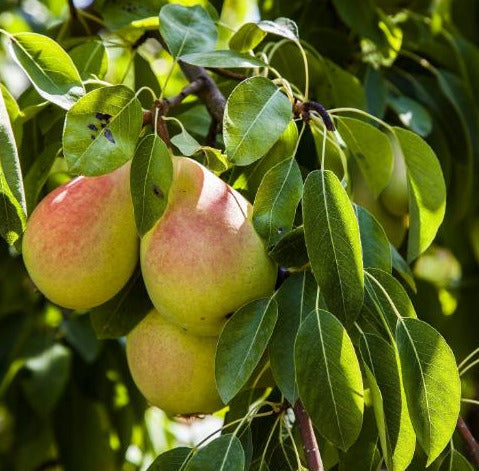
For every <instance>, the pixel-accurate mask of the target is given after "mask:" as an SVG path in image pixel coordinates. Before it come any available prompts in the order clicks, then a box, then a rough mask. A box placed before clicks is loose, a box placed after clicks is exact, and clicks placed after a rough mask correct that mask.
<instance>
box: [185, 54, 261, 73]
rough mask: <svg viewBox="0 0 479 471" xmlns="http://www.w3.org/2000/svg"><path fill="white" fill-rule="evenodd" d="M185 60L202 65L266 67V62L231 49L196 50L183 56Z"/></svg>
mask: <svg viewBox="0 0 479 471" xmlns="http://www.w3.org/2000/svg"><path fill="white" fill-rule="evenodd" d="M181 60H182V61H183V62H187V63H188V64H193V65H198V66H201V67H220V68H230V69H232V68H249V67H266V64H265V63H264V62H263V61H262V60H260V59H256V58H255V57H252V56H250V55H249V54H240V53H238V52H235V51H230V50H228V49H227V50H219V51H211V52H194V53H192V54H185V55H183V56H181Z"/></svg>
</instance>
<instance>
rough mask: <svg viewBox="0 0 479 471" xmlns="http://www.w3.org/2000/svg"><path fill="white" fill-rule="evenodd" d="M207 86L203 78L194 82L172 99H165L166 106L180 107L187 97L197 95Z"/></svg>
mask: <svg viewBox="0 0 479 471" xmlns="http://www.w3.org/2000/svg"><path fill="white" fill-rule="evenodd" d="M204 86H205V84H204V80H203V78H202V77H200V78H198V79H197V80H194V81H193V82H191V83H190V84H189V85H187V86H186V87H185V88H183V90H181V92H180V93H178V95H175V96H174V97H172V98H167V99H165V105H166V106H167V107H168V108H171V107H173V106H177V105H179V104H180V103H181V102H182V101H183V100H184V99H185V98H186V97H187V96H189V95H196V94H197V93H198V92H199V91H201V89H202V88H203V87H204Z"/></svg>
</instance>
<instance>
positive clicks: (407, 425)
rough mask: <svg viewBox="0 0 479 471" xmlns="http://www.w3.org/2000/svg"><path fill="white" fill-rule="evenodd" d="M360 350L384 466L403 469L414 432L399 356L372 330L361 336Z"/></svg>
mask: <svg viewBox="0 0 479 471" xmlns="http://www.w3.org/2000/svg"><path fill="white" fill-rule="evenodd" d="M360 351H361V356H362V358H363V361H364V363H365V365H366V377H367V379H368V383H369V386H370V389H371V396H372V402H373V407H374V412H375V415H376V423H377V427H378V430H379V438H380V440H381V448H382V450H383V456H384V459H385V461H386V465H387V468H388V469H390V470H394V471H403V470H405V469H406V468H407V466H408V465H409V463H410V462H411V460H412V458H413V456H414V450H415V448H416V436H415V434H414V430H413V427H412V423H411V419H410V417H409V413H408V409H407V403H406V396H405V393H404V388H403V385H402V381H401V372H400V368H399V363H398V360H399V359H398V358H397V356H396V351H395V349H394V348H393V347H392V346H391V345H389V344H388V343H387V342H386V341H385V340H383V339H382V338H380V337H378V336H376V335H373V334H364V335H362V336H361V343H360Z"/></svg>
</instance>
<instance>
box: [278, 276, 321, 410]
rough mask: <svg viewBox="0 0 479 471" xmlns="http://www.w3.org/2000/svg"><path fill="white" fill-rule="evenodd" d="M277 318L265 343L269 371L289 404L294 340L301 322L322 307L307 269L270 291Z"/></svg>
mask: <svg viewBox="0 0 479 471" xmlns="http://www.w3.org/2000/svg"><path fill="white" fill-rule="evenodd" d="M274 299H275V300H276V302H277V303H278V322H277V323H276V327H275V328H274V331H273V335H272V337H271V341H270V344H269V348H268V352H269V360H270V363H271V371H272V373H273V377H274V379H275V382H276V384H277V385H278V387H279V389H280V390H281V392H282V393H283V394H284V396H285V397H286V399H287V400H288V401H289V403H290V404H294V403H295V402H296V400H297V399H298V387H297V385H296V377H295V371H294V342H295V340H296V333H297V332H298V329H299V326H300V324H301V322H302V321H303V320H304V319H305V318H306V316H307V315H308V314H309V313H310V312H311V311H313V310H314V309H315V308H318V307H319V308H323V307H325V305H324V301H323V299H322V296H321V294H320V293H319V288H318V285H317V284H316V281H315V279H314V277H313V275H312V274H311V273H310V272H307V271H303V272H301V273H295V274H293V275H291V276H290V277H289V278H288V279H287V280H286V281H285V282H284V283H283V284H282V285H281V287H280V288H279V290H278V291H277V292H276V294H275V295H274Z"/></svg>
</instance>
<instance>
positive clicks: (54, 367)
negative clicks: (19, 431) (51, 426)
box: [22, 344, 71, 417]
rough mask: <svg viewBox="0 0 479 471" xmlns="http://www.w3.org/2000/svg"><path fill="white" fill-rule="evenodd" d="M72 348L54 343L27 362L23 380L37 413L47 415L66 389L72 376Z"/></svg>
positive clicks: (23, 385)
mask: <svg viewBox="0 0 479 471" xmlns="http://www.w3.org/2000/svg"><path fill="white" fill-rule="evenodd" d="M70 365H71V350H69V349H68V348H66V347H64V346H63V345H60V344H53V345H51V346H49V347H48V348H47V349H45V350H43V351H42V352H40V353H39V354H38V355H36V356H34V357H30V358H28V359H27V360H26V362H25V368H26V369H27V371H28V375H27V376H26V377H25V378H24V379H23V380H22V389H23V392H24V393H25V396H26V398H27V400H28V402H29V404H30V405H31V407H32V408H33V409H34V410H35V412H36V413H37V414H39V415H40V416H42V417H47V416H48V415H49V414H50V413H51V411H52V410H53V408H54V406H55V404H56V403H57V401H58V399H59V398H60V396H61V395H62V394H63V392H64V390H65V386H66V383H67V381H68V379H69V377H70Z"/></svg>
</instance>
